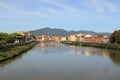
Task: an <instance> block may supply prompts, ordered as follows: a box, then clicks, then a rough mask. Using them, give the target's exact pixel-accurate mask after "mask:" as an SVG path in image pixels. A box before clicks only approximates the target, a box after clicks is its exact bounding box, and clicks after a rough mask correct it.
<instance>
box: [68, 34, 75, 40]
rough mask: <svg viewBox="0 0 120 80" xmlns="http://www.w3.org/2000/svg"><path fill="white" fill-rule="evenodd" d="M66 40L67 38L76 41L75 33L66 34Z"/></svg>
mask: <svg viewBox="0 0 120 80" xmlns="http://www.w3.org/2000/svg"><path fill="white" fill-rule="evenodd" d="M68 40H69V41H77V36H76V34H71V35H69V36H68Z"/></svg>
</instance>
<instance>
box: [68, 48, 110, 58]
mask: <svg viewBox="0 0 120 80" xmlns="http://www.w3.org/2000/svg"><path fill="white" fill-rule="evenodd" d="M70 50H71V52H73V53H75V54H78V55H85V56H95V55H98V56H102V57H109V56H110V54H109V53H110V51H109V50H107V49H99V48H93V47H78V46H70Z"/></svg>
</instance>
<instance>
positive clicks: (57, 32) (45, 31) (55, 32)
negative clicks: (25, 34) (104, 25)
mask: <svg viewBox="0 0 120 80" xmlns="http://www.w3.org/2000/svg"><path fill="white" fill-rule="evenodd" d="M29 32H30V33H32V34H33V35H36V36H38V35H47V36H68V35H70V34H79V33H86V34H92V35H97V34H103V35H111V33H106V32H103V33H97V32H94V31H88V30H79V31H74V30H71V31H66V30H64V29H53V28H48V27H47V28H42V29H37V30H32V31H29Z"/></svg>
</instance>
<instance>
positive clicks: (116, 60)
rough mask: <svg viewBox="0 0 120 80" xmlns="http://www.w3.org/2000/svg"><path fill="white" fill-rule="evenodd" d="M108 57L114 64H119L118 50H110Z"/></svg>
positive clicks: (119, 53) (119, 52)
mask: <svg viewBox="0 0 120 80" xmlns="http://www.w3.org/2000/svg"><path fill="white" fill-rule="evenodd" d="M109 57H110V58H111V60H112V61H113V62H114V63H115V64H117V65H118V64H119V65H120V51H116V50H111V51H110V56H109Z"/></svg>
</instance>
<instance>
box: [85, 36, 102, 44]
mask: <svg viewBox="0 0 120 80" xmlns="http://www.w3.org/2000/svg"><path fill="white" fill-rule="evenodd" d="M85 42H90V43H103V37H101V36H92V37H85Z"/></svg>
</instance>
